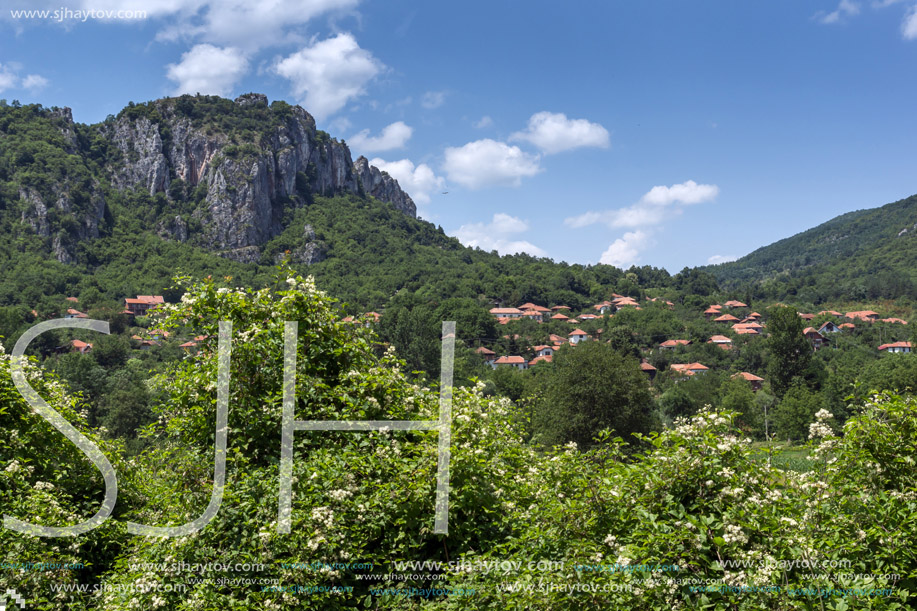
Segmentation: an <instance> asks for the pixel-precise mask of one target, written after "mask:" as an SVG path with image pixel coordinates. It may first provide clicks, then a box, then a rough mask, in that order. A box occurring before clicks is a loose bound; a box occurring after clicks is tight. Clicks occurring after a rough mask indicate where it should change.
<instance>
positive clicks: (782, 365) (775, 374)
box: [767, 306, 812, 398]
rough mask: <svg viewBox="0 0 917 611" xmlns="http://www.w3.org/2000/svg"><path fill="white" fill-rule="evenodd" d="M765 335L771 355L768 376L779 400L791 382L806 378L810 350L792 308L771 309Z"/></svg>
mask: <svg viewBox="0 0 917 611" xmlns="http://www.w3.org/2000/svg"><path fill="white" fill-rule="evenodd" d="M767 331H768V333H770V337H769V338H768V340H767V348H768V352H769V353H770V363H769V365H768V368H767V374H768V378H769V379H770V382H771V386H772V387H773V389H774V392H775V393H776V395H777V396H778V397H781V398H782V397H783V395H784V394H786V392H787V391H788V390H789V389H790V387H791V386H792V385H793V383H794V378H802V377H803V376H804V375H805V372H806V370H807V369H808V367H809V363H810V361H811V360H812V347H811V346H810V345H809V342H808V340H806V338H805V336H804V335H803V334H802V331H803V322H802V319H801V318H800V317H799V314H797V313H796V310H794V309H793V308H789V307H786V306H777V307H773V308H770V309H769V310H768V318H767Z"/></svg>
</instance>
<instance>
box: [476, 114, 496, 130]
mask: <svg viewBox="0 0 917 611" xmlns="http://www.w3.org/2000/svg"><path fill="white" fill-rule="evenodd" d="M493 124H494V120H493V119H491V118H490V117H489V116H488V115H484V116H483V117H481V118H480V119H478V120H477V121H475V122H474V123H472V124H471V125H472V127H474V128H475V129H484V128H485V127H490V126H491V125H493Z"/></svg>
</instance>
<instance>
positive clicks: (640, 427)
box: [534, 342, 655, 447]
mask: <svg viewBox="0 0 917 611" xmlns="http://www.w3.org/2000/svg"><path fill="white" fill-rule="evenodd" d="M543 385H544V386H543V394H542V398H541V400H540V401H539V402H538V404H537V405H536V406H535V415H534V429H535V438H536V439H537V440H538V442H539V443H541V444H542V445H546V446H551V445H558V444H562V443H566V442H569V441H575V442H576V443H577V445H579V446H580V447H587V446H590V445H592V440H593V438H594V437H595V436H596V435H597V434H598V433H599V432H600V431H601V430H603V429H611V430H612V431H613V432H614V434H615V435H618V436H620V437H623V438H625V439H628V438H630V436H631V435H632V434H633V433H648V432H649V431H650V430H652V429H653V428H655V418H654V415H653V413H652V408H653V400H652V397H651V395H650V392H649V383H648V382H647V379H646V376H645V375H644V374H643V373H642V372H641V371H640V369H639V367H638V366H637V361H636V360H635V359H632V358H627V357H625V356H623V355H621V354H620V353H619V352H618V351H617V350H615V349H614V347H612V346H610V345H608V344H603V343H599V342H584V343H581V344H580V345H578V346H576V347H575V348H573V349H570V350H561V351H560V352H558V353H557V354H556V355H555V357H554V362H553V363H551V369H550V370H549V371H548V372H546V373H545V376H544V380H543Z"/></svg>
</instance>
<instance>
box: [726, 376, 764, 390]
mask: <svg viewBox="0 0 917 611" xmlns="http://www.w3.org/2000/svg"><path fill="white" fill-rule="evenodd" d="M731 377H732V378H741V379H743V380H747V381H748V383H749V384H751V389H752V390H753V391H755V392H757V391H759V390H761V386H762V385H763V384H764V378H759V377H758V376H756V375H755V374H753V373H748V372H747V371H740V372H739V373H736V374H733V375H732V376H731Z"/></svg>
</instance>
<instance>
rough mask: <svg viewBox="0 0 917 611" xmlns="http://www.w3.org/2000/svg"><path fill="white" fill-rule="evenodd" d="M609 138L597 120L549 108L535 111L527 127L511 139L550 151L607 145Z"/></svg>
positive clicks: (548, 152)
mask: <svg viewBox="0 0 917 611" xmlns="http://www.w3.org/2000/svg"><path fill="white" fill-rule="evenodd" d="M609 139H610V138H609V135H608V130H607V129H605V128H604V127H602V126H601V125H599V124H598V123H590V122H589V121H587V120H585V119H568V118H567V115H565V114H563V113H550V112H538V113H535V114H534V115H532V116H531V117H530V118H529V124H528V127H527V128H526V129H525V131H521V132H516V133H515V134H513V135H512V136H510V140H524V141H526V142H530V143H532V144H534V145H535V146H537V147H538V148H540V149H541V150H542V151H544V152H545V153H547V154H551V153H560V152H561V151H569V150H572V149H576V148H582V147H587V146H592V147H598V148H608V145H609Z"/></svg>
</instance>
